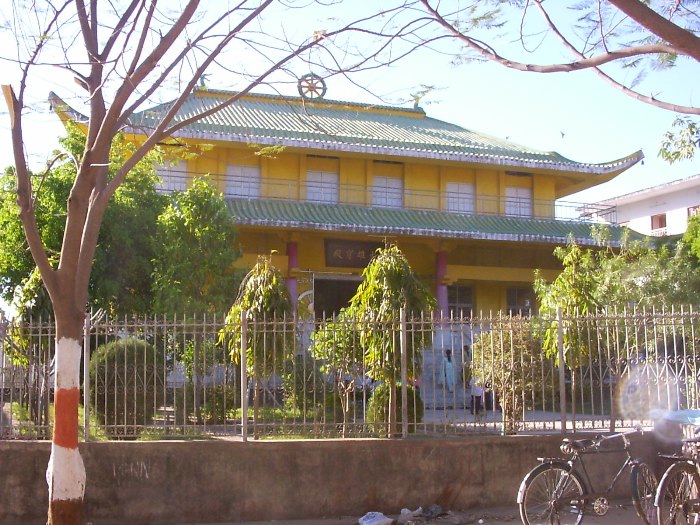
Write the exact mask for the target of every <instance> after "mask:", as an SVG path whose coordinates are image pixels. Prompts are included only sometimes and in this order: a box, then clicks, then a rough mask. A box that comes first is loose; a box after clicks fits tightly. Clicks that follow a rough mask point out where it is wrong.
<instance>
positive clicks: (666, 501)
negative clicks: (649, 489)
mask: <svg viewBox="0 0 700 525" xmlns="http://www.w3.org/2000/svg"><path fill="white" fill-rule="evenodd" d="M698 498H700V476H699V475H698V471H697V468H696V467H695V465H692V464H690V463H686V462H681V463H674V464H673V465H671V466H670V467H669V468H668V469H667V470H666V472H664V475H663V476H662V477H661V481H660V482H659V488H658V491H657V495H656V504H657V515H658V521H657V522H658V525H681V524H682V525H696V523H700V514H699V513H698V511H699V510H700V509H699V506H700V500H698Z"/></svg>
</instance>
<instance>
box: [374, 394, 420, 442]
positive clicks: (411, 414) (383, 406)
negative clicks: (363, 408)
mask: <svg viewBox="0 0 700 525" xmlns="http://www.w3.org/2000/svg"><path fill="white" fill-rule="evenodd" d="M396 398H397V399H396V422H397V424H399V425H400V424H401V423H402V422H403V420H402V419H401V414H402V413H403V411H402V396H401V383H397V385H396ZM424 412H425V407H424V406H423V400H422V399H421V397H420V393H418V392H417V391H416V389H415V388H414V387H413V386H412V385H408V423H409V427H408V428H409V431H411V432H415V425H414V423H420V422H422V421H423V414H424ZM366 417H367V422H368V423H382V424H386V423H388V422H389V385H387V384H386V383H382V384H380V385H378V386H377V387H376V388H375V389H374V392H373V393H372V397H370V398H369V403H368V405H367V416H366ZM377 427H378V428H377V430H379V428H380V426H379V425H377Z"/></svg>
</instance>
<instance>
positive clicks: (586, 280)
mask: <svg viewBox="0 0 700 525" xmlns="http://www.w3.org/2000/svg"><path fill="white" fill-rule="evenodd" d="M689 231H690V233H689V234H688V235H687V236H686V237H685V238H684V240H683V241H682V242H679V243H677V244H676V245H675V246H674V245H673V244H671V245H669V244H666V243H661V244H658V245H656V246H655V245H653V244H652V243H650V242H647V241H634V242H631V241H629V240H626V241H624V242H623V244H622V246H621V247H620V248H617V249H612V248H610V247H609V245H608V246H605V245H606V243H607V237H606V235H607V230H606V229H605V228H603V229H600V230H598V231H597V232H596V235H597V237H598V240H599V242H600V243H601V246H599V247H595V248H583V247H581V246H580V245H578V244H576V243H575V242H574V241H573V240H572V241H570V242H569V243H568V245H567V246H566V247H560V248H557V249H556V250H555V255H556V256H557V257H559V259H560V260H561V261H562V265H563V271H562V272H561V273H560V274H559V276H558V277H557V278H556V279H555V280H554V281H553V282H551V283H549V282H546V281H545V280H544V279H542V278H541V276H539V275H537V276H536V279H535V291H536V293H537V296H538V300H539V303H540V314H541V316H542V319H543V324H542V326H541V327H540V328H541V329H542V334H543V335H542V339H543V348H544V351H545V354H546V355H547V357H549V358H551V359H553V360H554V361H555V362H558V361H559V352H558V340H557V337H558V322H557V321H556V316H557V309H558V308H560V309H561V314H562V332H563V333H562V335H563V338H562V343H563V350H564V364H565V366H567V367H568V368H569V369H570V370H571V371H572V391H573V392H575V391H576V380H577V379H576V378H577V374H576V373H575V371H576V370H577V369H579V368H580V367H583V366H586V365H587V364H588V363H589V361H590V359H591V358H592V357H593V355H592V351H593V349H599V348H605V347H612V346H615V347H616V348H618V349H620V348H626V352H628V353H632V352H636V351H644V349H640V348H638V347H637V346H638V345H637V340H636V338H635V337H634V334H630V333H629V331H628V330H626V329H624V328H620V329H619V330H611V329H610V327H609V326H607V328H608V330H607V334H608V335H606V336H603V335H602V332H600V331H599V330H597V329H595V327H592V329H589V328H590V327H589V324H595V323H596V317H595V316H596V315H597V314H599V313H601V312H614V311H620V312H622V311H624V310H625V309H629V308H633V309H637V310H641V309H649V310H652V309H662V308H667V307H671V306H673V305H678V304H694V303H697V293H698V290H700V272H698V261H697V260H695V261H694V260H693V256H692V238H693V233H692V232H693V226H692V221H691V228H690V230H689ZM582 317H583V318H585V320H581V318H582ZM608 324H609V323H608ZM610 334H614V337H611V335H610ZM596 337H600V338H601V339H596ZM614 353H615V352H611V354H614ZM606 364H607V366H608V367H609V368H610V370H611V371H612V372H613V373H614V374H615V375H616V376H618V377H620V376H621V375H622V374H624V373H626V372H627V370H626V368H625V364H624V362H621V361H620V362H613V361H609V362H608V363H606ZM572 404H573V410H574V411H575V410H576V399H575V398H574V399H572ZM612 408H613V410H615V409H616V407H615V405H613V407H612ZM612 422H614V417H613V418H611V423H612Z"/></svg>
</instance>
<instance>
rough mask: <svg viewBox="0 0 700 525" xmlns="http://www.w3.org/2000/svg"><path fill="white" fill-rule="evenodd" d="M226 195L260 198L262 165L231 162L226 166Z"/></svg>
mask: <svg viewBox="0 0 700 525" xmlns="http://www.w3.org/2000/svg"><path fill="white" fill-rule="evenodd" d="M226 196H227V197H241V198H247V199H259V198H260V166H250V165H243V164H229V165H228V166H227V167H226Z"/></svg>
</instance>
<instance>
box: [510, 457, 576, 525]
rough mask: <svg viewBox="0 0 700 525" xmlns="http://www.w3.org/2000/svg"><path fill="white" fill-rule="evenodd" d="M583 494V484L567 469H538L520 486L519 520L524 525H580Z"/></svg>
mask: <svg viewBox="0 0 700 525" xmlns="http://www.w3.org/2000/svg"><path fill="white" fill-rule="evenodd" d="M584 492H585V490H584V484H583V481H582V480H581V478H580V477H579V475H578V474H577V473H576V472H574V471H572V470H571V469H570V468H568V467H567V466H564V465H550V464H543V465H539V466H538V467H535V468H534V469H533V470H531V471H530V473H529V474H528V475H527V476H525V479H524V480H523V482H522V484H521V486H520V494H521V495H520V497H519V498H518V500H519V507H520V519H521V520H522V522H523V524H524V525H550V524H557V525H579V524H580V523H581V521H582V520H583V508H584V498H583V495H584Z"/></svg>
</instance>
